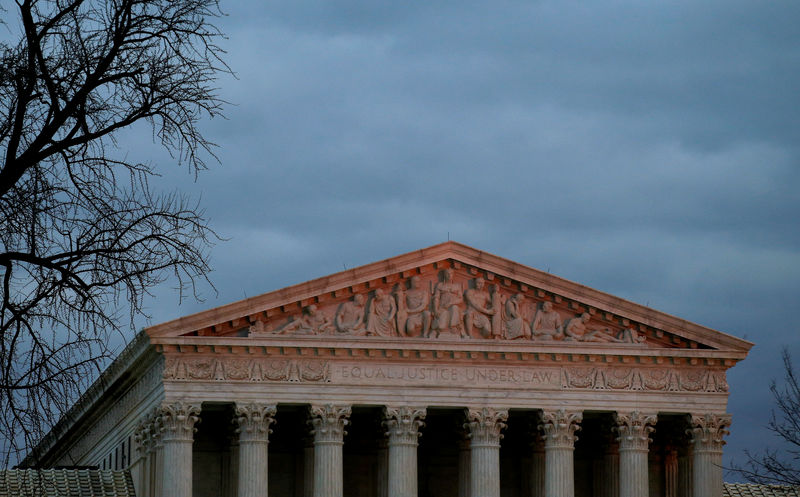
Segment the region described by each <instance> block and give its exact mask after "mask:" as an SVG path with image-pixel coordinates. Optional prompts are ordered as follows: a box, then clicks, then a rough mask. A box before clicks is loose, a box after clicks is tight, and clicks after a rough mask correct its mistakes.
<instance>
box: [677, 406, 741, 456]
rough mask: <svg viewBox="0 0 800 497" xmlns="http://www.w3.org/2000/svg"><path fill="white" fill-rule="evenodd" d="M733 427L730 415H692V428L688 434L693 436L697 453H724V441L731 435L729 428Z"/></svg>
mask: <svg viewBox="0 0 800 497" xmlns="http://www.w3.org/2000/svg"><path fill="white" fill-rule="evenodd" d="M730 425H731V416H730V414H725V415H719V414H710V413H706V414H699V415H692V416H691V418H690V426H691V428H689V429H688V430H687V431H686V433H687V434H688V435H691V437H692V441H691V443H692V444H693V446H694V450H695V452H719V453H722V446H723V445H725V441H724V440H723V439H722V437H724V436H725V435H728V434H730V431H728V427H729V426H730Z"/></svg>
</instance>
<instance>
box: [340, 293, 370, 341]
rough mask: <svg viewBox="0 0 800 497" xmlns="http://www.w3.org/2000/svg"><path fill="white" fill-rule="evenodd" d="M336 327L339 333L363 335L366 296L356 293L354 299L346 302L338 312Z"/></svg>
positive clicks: (364, 330) (364, 331)
mask: <svg viewBox="0 0 800 497" xmlns="http://www.w3.org/2000/svg"><path fill="white" fill-rule="evenodd" d="M335 323H336V329H337V330H338V331H339V333H347V334H350V335H363V334H365V333H366V329H365V328H364V296H363V295H361V294H360V293H359V294H356V295H355V296H354V297H353V300H352V301H347V302H344V303H343V304H342V305H341V306H339V310H338V311H337V312H336V318H335Z"/></svg>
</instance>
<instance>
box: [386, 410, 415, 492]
mask: <svg viewBox="0 0 800 497" xmlns="http://www.w3.org/2000/svg"><path fill="white" fill-rule="evenodd" d="M384 418H385V421H384V425H385V426H386V429H387V433H386V434H387V435H388V437H389V475H388V476H389V482H388V494H389V496H390V497H417V445H418V439H419V429H420V427H421V426H422V425H423V421H422V420H424V419H425V408H420V407H388V406H387V407H386V408H384Z"/></svg>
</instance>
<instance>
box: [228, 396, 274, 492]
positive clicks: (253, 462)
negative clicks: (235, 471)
mask: <svg viewBox="0 0 800 497" xmlns="http://www.w3.org/2000/svg"><path fill="white" fill-rule="evenodd" d="M275 411H276V409H275V406H270V405H262V404H244V405H239V404H237V405H236V412H235V420H236V423H237V424H238V429H237V432H238V433H239V485H238V495H239V497H265V496H266V495H268V492H269V490H268V481H267V475H268V473H269V462H268V457H269V434H270V432H271V430H270V429H269V427H270V426H271V425H272V423H274V422H275V417H274V416H275Z"/></svg>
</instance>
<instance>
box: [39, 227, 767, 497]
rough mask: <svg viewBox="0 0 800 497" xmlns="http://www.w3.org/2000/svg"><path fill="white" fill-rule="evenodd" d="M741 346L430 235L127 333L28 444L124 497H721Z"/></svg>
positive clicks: (744, 345)
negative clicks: (731, 373)
mask: <svg viewBox="0 0 800 497" xmlns="http://www.w3.org/2000/svg"><path fill="white" fill-rule="evenodd" d="M751 346H752V344H751V343H749V342H747V341H744V340H741V339H739V338H735V337H733V336H730V335H726V334H724V333H721V332H718V331H715V330H712V329H709V328H706V327H704V326H701V325H697V324H693V323H690V322H687V321H685V320H683V319H680V318H677V317H674V316H671V315H667V314H664V313H661V312H658V311H656V310H653V309H650V308H647V307H644V306H641V305H638V304H634V303H632V302H629V301H626V300H623V299H620V298H617V297H614V296H612V295H608V294H606V293H603V292H600V291H597V290H593V289H591V288H588V287H585V286H582V285H580V284H577V283H573V282H571V281H567V280H564V279H562V278H558V277H556V276H553V275H551V274H548V273H545V272H542V271H538V270H535V269H532V268H529V267H526V266H523V265H520V264H517V263H515V262H512V261H509V260H506V259H503V258H501V257H497V256H494V255H491V254H487V253H485V252H481V251H479V250H476V249H473V248H470V247H467V246H464V245H461V244H458V243H455V242H447V243H443V244H440V245H436V246H433V247H429V248H426V249H422V250H418V251H415V252H412V253H408V254H405V255H400V256H397V257H393V258H391V259H387V260H384V261H381V262H376V263H373V264H368V265H366V266H362V267H358V268H355V269H351V270H347V271H343V272H341V273H337V274H333V275H330V276H326V277H323V278H319V279H316V280H313V281H309V282H306V283H302V284H299V285H295V286H292V287H288V288H284V289H281V290H277V291H274V292H270V293H267V294H264V295H260V296H258V297H253V298H249V299H246V300H242V301H239V302H235V303H232V304H229V305H225V306H222V307H218V308H216V309H211V310H208V311H205V312H201V313H198V314H194V315H191V316H187V317H183V318H180V319H177V320H175V321H171V322H168V323H164V324H161V325H157V326H153V327H150V328H147V329H145V330H144V331H143V332H142V333H141V334H140V335H139V336H137V338H136V339H135V340H134V341H133V342H132V343H131V344H130V345H129V346H128V347H127V348H126V349H125V351H123V353H122V354H121V355H120V356H119V357H118V358H117V359H116V360H115V361H114V363H113V364H112V365H111V366H110V367H109V368H108V370H107V371H106V372H105V373H104V374H103V375H102V376H101V378H100V379H99V380H98V381H97V382H96V383H95V385H94V386H93V387H92V388H91V389H90V390H89V391H88V392H87V393H86V394H85V395H84V396H83V397H82V398H81V400H80V401H79V402H78V403H77V404H76V405H75V407H74V408H73V409H72V411H71V413H70V415H68V416H67V417H65V418H64V419H63V420H62V421H61V422H60V423H59V424H58V425H57V426H56V428H55V429H54V430H53V431H52V432H51V433H50V435H48V436H47V437H46V438H45V439H44V440H43V441H42V443H41V444H40V445H39V447H37V449H36V450H35V452H34V454H33V455H32V456H30V457H29V459H33V458H35V459H36V460H38V461H39V462H40V464H42V465H45V466H48V465H49V466H56V465H84V466H85V465H93V466H99V467H100V468H101V469H130V470H131V472H132V475H133V479H134V483H135V486H136V491H137V495H139V496H144V497H192V496H197V497H201V496H202V497H212V496H213V497H216V496H222V497H235V496H243V497H244V496H247V497H266V496H267V495H270V496H273V497H277V496H287V497H307V496H308V497H311V496H314V497H342V496H347V497H357V496H365V497H367V496H368V497H378V496H380V497H411V496H421V497H423V496H430V497H434V496H435V497H470V496H471V497H500V496H502V497H529V496H535V497H573V496H575V497H590V496H592V497H619V496H622V497H647V496H650V497H721V496H722V468H721V464H722V448H723V445H724V441H723V439H724V437H725V435H726V434H727V433H728V428H729V426H730V423H731V418H730V415H728V414H727V412H726V406H727V400H728V383H727V381H726V371H727V370H728V369H729V368H730V367H732V366H734V365H735V364H736V363H737V361H740V360H742V359H744V358H745V356H746V355H747V352H748V350H749V349H750V347H751Z"/></svg>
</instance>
